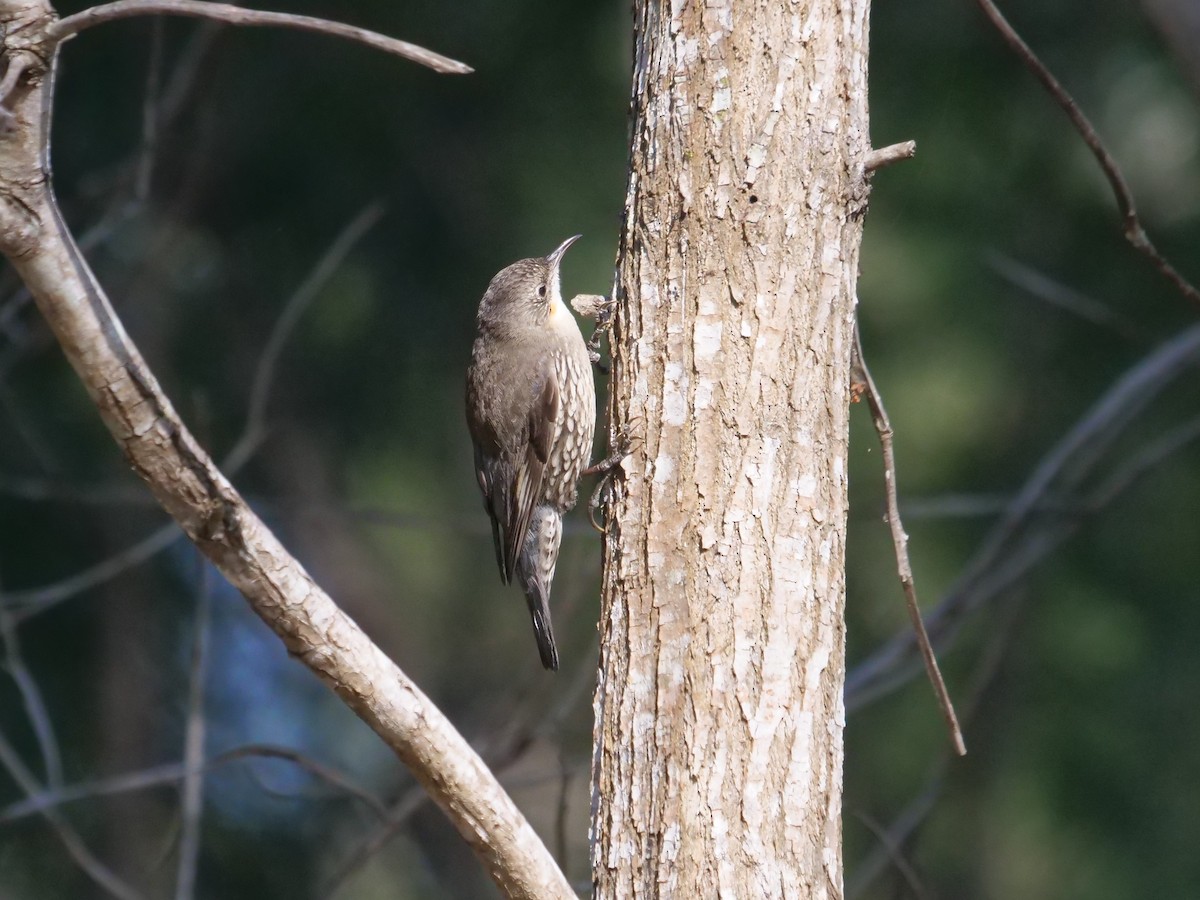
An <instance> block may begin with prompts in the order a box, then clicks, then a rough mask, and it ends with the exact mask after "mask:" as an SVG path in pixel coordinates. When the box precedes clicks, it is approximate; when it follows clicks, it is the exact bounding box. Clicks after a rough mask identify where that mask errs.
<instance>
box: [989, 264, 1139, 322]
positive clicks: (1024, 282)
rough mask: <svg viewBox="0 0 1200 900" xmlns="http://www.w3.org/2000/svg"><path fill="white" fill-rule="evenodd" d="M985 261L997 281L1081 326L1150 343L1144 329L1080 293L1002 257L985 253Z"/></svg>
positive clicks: (1032, 269) (1030, 268) (1028, 267)
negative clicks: (1069, 316) (1067, 315)
mask: <svg viewBox="0 0 1200 900" xmlns="http://www.w3.org/2000/svg"><path fill="white" fill-rule="evenodd" d="M986 261H987V264H988V265H989V266H990V267H991V269H992V270H993V271H994V272H996V274H998V275H999V276H1000V277H1001V278H1003V279H1004V280H1005V281H1007V282H1009V283H1010V284H1013V285H1015V286H1016V287H1019V288H1021V289H1022V290H1024V291H1026V292H1027V293H1029V294H1030V295H1031V296H1033V297H1036V298H1037V299H1039V300H1042V301H1044V302H1046V303H1048V304H1049V305H1051V306H1054V307H1057V308H1058V309H1061V310H1064V311H1066V312H1069V313H1071V314H1072V315H1074V316H1077V317H1078V318H1080V319H1082V320H1083V321H1085V322H1090V323H1091V324H1093V325H1096V326H1098V327H1100V328H1105V329H1107V330H1109V331H1111V332H1113V333H1114V334H1117V335H1120V336H1121V337H1123V338H1124V339H1125V340H1127V341H1132V342H1135V343H1138V344H1148V343H1150V334H1149V333H1148V332H1147V331H1146V329H1144V328H1142V327H1141V326H1139V325H1138V324H1136V323H1135V322H1133V321H1132V320H1131V319H1129V318H1128V317H1126V316H1122V315H1121V314H1120V313H1117V312H1115V311H1114V310H1112V309H1111V308H1110V307H1108V306H1106V305H1105V304H1103V303H1101V302H1100V301H1098V300H1093V299H1092V298H1091V297H1089V296H1087V295H1086V294H1084V293H1082V292H1081V291H1079V290H1077V289H1075V288H1073V287H1070V286H1069V285H1065V284H1062V283H1060V282H1058V281H1055V280H1054V279H1053V278H1051V277H1050V276H1048V275H1046V274H1044V273H1042V272H1039V271H1038V270H1037V269H1034V268H1032V267H1030V266H1027V265H1025V264H1024V263H1020V262H1017V261H1016V260H1015V259H1012V258H1011V257H1008V256H1005V255H1004V254H1002V253H988V254H987V256H986Z"/></svg>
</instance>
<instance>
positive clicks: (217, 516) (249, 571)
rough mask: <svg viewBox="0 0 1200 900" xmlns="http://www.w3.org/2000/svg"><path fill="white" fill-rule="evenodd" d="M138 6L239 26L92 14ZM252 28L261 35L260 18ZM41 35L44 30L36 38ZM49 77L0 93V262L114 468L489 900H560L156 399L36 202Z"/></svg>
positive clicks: (64, 26)
mask: <svg viewBox="0 0 1200 900" xmlns="http://www.w3.org/2000/svg"><path fill="white" fill-rule="evenodd" d="M151 7H153V8H156V9H159V10H160V11H168V10H169V11H178V10H180V9H184V10H189V11H192V12H196V11H197V10H199V11H204V10H206V9H212V8H216V9H229V10H231V12H230V15H234V14H235V13H236V16H237V17H235V18H234V19H233V21H240V20H241V19H240V17H241V16H242V14H243V13H245V11H244V10H240V9H236V8H226V7H214V6H213V5H211V4H207V3H188V4H185V3H183V2H182V0H180V2H176V3H158V4H154V3H117V4H111V5H109V6H107V7H99V8H98V9H100V10H104V9H107V10H108V11H109V12H108V13H107V15H108V16H109V17H114V16H118V15H132V14H135V13H136V12H142V11H146V10H147V9H148V8H151ZM93 12H94V11H93ZM18 15H19V16H21V17H22V20H23V25H24V27H23V29H22V30H21V34H20V39H21V41H22V42H32V44H33V45H37V44H39V43H40V44H41V45H42V46H45V45H46V44H48V43H52V41H53V40H54V39H55V38H56V37H57V38H61V37H63V36H65V35H66V34H70V33H74V31H76V30H78V29H79V28H81V27H83V25H82V24H81V23H82V22H85V21H86V22H89V23H94V22H95V21H97V19H96V17H95V15H93V16H92V18H91V19H89V18H88V14H87V13H83V14H81V16H83V18H82V19H80V18H76V17H72V18H71V19H64V20H62V21H61V22H59V23H57V24H53V17H52V13H51V10H50V9H49V6H48V4H45V3H41V4H32V5H31V4H30V2H29V0H23V2H22V3H20V4H16V3H15V0H7V2H0V19H3V18H5V17H6V16H7V17H9V18H13V17H15V16H18ZM72 20H73V22H72ZM101 20H103V19H101ZM69 23H70V24H69ZM254 23H255V24H262V23H263V20H262V18H261V16H260V18H258V19H257V20H255V22H254ZM53 28H57V29H59V30H58V31H56V32H54V33H53V35H51V34H47V31H49V29H53ZM39 29H42V33H41V38H40V41H39ZM12 34H13V32H12V30H10V31H8V32H6V37H11V36H12ZM52 64H53V61H52V60H51V65H52ZM52 76H53V72H52V71H51V72H50V73H48V74H47V75H46V76H45V77H39V78H29V79H25V80H23V81H22V82H20V83H19V84H18V86H17V88H16V89H15V90H14V92H13V98H14V99H13V106H12V110H13V115H14V121H15V122H17V123H18V124H19V126H20V127H19V128H18V129H17V130H16V131H14V132H13V133H12V134H10V135H9V137H8V139H7V140H5V141H3V142H0V251H2V252H3V253H4V255H5V256H7V257H8V259H9V261H10V263H11V264H12V265H13V267H14V269H15V270H16V271H17V273H18V275H19V276H20V277H21V278H22V280H23V281H24V282H25V284H26V285H27V286H28V287H29V289H30V291H31V293H32V294H33V296H34V299H35V302H36V303H37V306H38V309H39V310H40V311H41V313H42V315H43V316H44V317H45V319H46V321H47V322H48V323H49V325H50V328H51V330H52V331H53V332H54V334H55V336H56V337H57V338H58V341H59V344H60V345H61V347H62V349H63V352H64V353H65V355H66V357H67V359H68V361H69V362H70V363H71V365H72V367H73V368H74V369H75V371H76V374H77V375H78V376H79V378H80V380H81V381H82V382H83V383H84V385H85V386H86V388H87V390H88V393H89V395H90V396H91V398H92V400H93V401H94V402H95V403H96V405H97V407H98V409H99V411H100V414H101V417H102V418H103V420H104V423H105V425H106V426H107V427H108V429H109V431H110V432H111V433H112V435H113V437H114V439H115V440H116V442H117V444H118V446H120V448H121V450H122V452H123V453H124V455H125V458H126V460H127V461H128V462H129V464H130V465H131V466H132V468H133V469H134V471H135V472H136V473H137V474H138V475H139V477H141V478H142V479H143V480H144V481H145V482H146V483H147V485H148V486H149V487H150V489H151V490H152V491H153V493H154V495H155V496H156V497H157V498H158V500H159V502H160V503H161V504H162V505H163V507H164V508H165V509H166V510H167V512H168V513H170V515H171V516H172V517H173V518H174V519H175V520H176V521H177V522H178V523H179V524H180V526H181V527H182V528H183V530H184V532H185V533H186V534H187V535H188V537H189V538H190V539H191V540H192V541H193V542H194V543H195V544H196V545H197V546H198V547H199V548H200V550H201V551H202V552H203V553H204V554H205V555H206V556H207V557H208V558H209V559H210V560H212V562H213V563H214V564H215V565H216V567H217V568H218V569H219V570H220V571H221V573H222V574H223V575H224V576H225V578H226V579H228V581H229V582H230V583H231V584H232V585H234V586H235V587H237V588H238V589H239V590H240V591H241V592H242V594H243V596H245V598H246V599H247V601H248V602H249V603H250V605H251V607H252V608H253V609H254V611H255V612H256V613H257V614H258V615H259V616H260V617H261V618H262V619H263V621H264V622H266V623H267V624H268V625H269V626H270V627H271V628H272V629H273V630H274V631H275V632H276V634H277V635H278V636H279V637H280V638H281V639H282V640H283V642H284V644H285V645H286V646H287V648H288V650H289V652H290V653H291V654H292V655H293V656H295V657H296V658H297V659H299V660H300V661H302V662H303V663H304V664H305V665H307V666H308V667H309V668H310V669H312V670H313V672H315V673H316V674H317V675H318V676H319V677H320V678H321V679H322V680H323V681H324V682H325V683H326V684H327V685H328V686H329V687H330V688H331V689H332V690H333V691H334V692H336V693H337V694H338V696H339V697H341V698H342V700H343V701H344V702H345V703H346V704H347V705H348V706H349V707H350V708H351V709H352V710H354V712H355V713H356V714H357V715H358V716H359V717H360V718H362V719H363V721H365V722H366V723H367V724H368V725H370V726H371V728H372V729H374V730H375V732H376V733H377V734H378V735H379V736H380V737H381V738H382V739H383V740H384V741H385V742H386V743H387V744H388V746H390V747H391V748H392V749H393V751H394V752H395V753H396V754H397V756H398V757H399V758H400V759H401V760H402V761H403V762H404V763H405V764H406V765H407V766H408V767H409V768H410V769H411V770H412V772H413V774H414V775H415V776H416V778H417V780H418V781H419V782H420V783H421V784H422V785H423V786H424V788H425V789H426V791H428V792H429V795H430V796H431V797H432V798H433V799H434V801H435V802H436V803H437V804H438V805H439V806H440V807H441V808H442V810H443V812H445V813H446V815H447V817H448V818H449V819H450V820H451V821H452V822H453V823H454V825H455V826H456V827H457V828H458V830H459V833H460V834H461V835H462V836H463V838H464V839H465V840H466V841H467V843H468V844H469V845H470V846H471V848H472V849H473V850H474V851H475V853H476V855H477V856H478V857H479V859H480V861H481V862H482V863H483V865H484V867H485V870H486V871H487V872H488V874H489V875H490V876H491V877H492V879H493V880H494V881H495V882H496V884H497V885H498V886H499V887H500V889H501V890H502V891H503V892H504V893H506V894H507V895H508V896H509V897H513V898H529V900H535V898H536V900H546V898H574V892H573V891H572V890H571V887H570V885H569V883H568V882H567V880H566V878H565V877H564V876H563V874H562V872H561V871H560V870H559V869H558V867H557V866H556V865H555V863H554V859H553V857H552V856H551V855H550V853H549V851H548V850H547V849H546V847H545V845H544V844H543V843H542V842H541V840H540V839H539V838H538V836H537V835H536V833H535V832H534V831H533V829H532V827H531V826H530V825H529V823H528V822H527V821H526V820H525V818H524V817H523V816H522V815H521V813H520V811H519V810H518V809H517V808H516V805H515V804H514V803H513V801H512V799H511V798H510V797H509V796H508V795H507V794H506V793H505V792H504V790H503V788H502V787H501V786H500V784H499V783H498V782H497V780H496V778H495V776H494V775H493V774H492V773H491V772H490V771H488V769H487V767H486V765H484V763H483V761H482V760H481V759H480V758H479V756H478V755H477V754H476V753H475V751H474V750H473V749H472V748H471V747H470V746H469V745H468V744H467V742H466V741H465V740H463V738H462V736H461V735H460V734H459V733H458V732H457V731H455V729H454V728H453V726H452V725H451V724H450V722H449V721H448V720H447V719H446V717H445V716H444V715H443V714H442V713H441V711H440V710H438V708H437V707H436V706H434V704H433V703H431V702H430V701H429V699H428V698H427V697H425V695H424V694H423V693H421V691H420V690H419V689H418V688H417V686H416V685H415V684H414V683H413V682H412V681H411V680H410V679H409V678H408V677H407V676H406V675H405V674H404V672H402V671H401V670H400V669H399V667H397V666H396V664H395V663H393V662H392V661H391V660H390V659H388V658H387V656H386V655H385V654H384V653H383V651H382V650H380V649H379V648H378V647H377V646H376V645H375V644H374V643H372V642H371V640H370V639H369V638H368V637H367V636H366V634H364V633H363V631H362V629H361V628H359V627H358V625H357V624H355V623H354V622H353V621H352V620H351V619H350V617H349V616H347V615H346V614H345V613H344V612H342V610H341V609H339V608H338V606H337V605H336V604H335V603H334V601H333V600H332V598H330V597H329V595H328V594H326V593H325V591H323V590H322V589H321V588H320V587H319V586H318V585H317V584H316V582H315V581H313V579H312V578H311V577H310V576H309V574H308V573H307V572H306V571H305V570H304V568H303V567H302V566H301V565H300V563H299V562H298V561H297V560H296V559H295V558H294V557H293V556H292V555H291V554H290V553H288V551H287V550H286V549H285V548H284V547H283V545H282V544H281V543H280V542H279V540H278V539H277V538H276V537H275V535H274V534H273V533H272V532H271V530H270V529H269V528H268V527H267V526H266V524H265V523H264V522H263V521H262V520H261V519H260V518H259V517H258V515H257V514H256V513H255V512H254V511H253V510H252V509H251V508H250V507H249V506H248V505H247V504H246V502H245V500H244V499H243V498H242V497H241V495H240V494H239V493H238V492H237V490H236V489H235V488H234V487H233V485H232V484H231V483H230V482H229V480H228V479H227V478H226V477H225V475H224V474H223V473H222V472H221V471H220V470H218V469H217V467H216V466H215V465H214V464H213V462H212V460H211V459H210V457H209V456H208V454H207V453H205V451H204V450H203V449H202V448H201V447H200V445H199V443H198V442H197V441H196V439H195V438H194V437H193V436H192V434H191V432H190V431H189V430H188V429H187V427H186V426H185V425H184V423H183V421H182V420H181V419H180V417H179V415H178V414H177V413H176V412H175V409H174V407H173V406H172V404H171V402H170V401H169V400H168V399H167V397H166V396H165V395H164V393H163V391H162V389H161V388H160V386H159V384H158V381H157V379H155V377H154V375H153V374H152V373H151V371H150V369H149V367H148V366H147V365H146V363H145V361H144V360H143V359H142V356H141V354H140V352H139V351H138V349H137V347H136V346H135V345H134V344H133V342H132V340H131V339H130V338H129V336H128V334H127V333H126V331H125V329H124V327H123V325H122V324H121V322H120V321H119V320H118V318H117V316H116V314H115V313H114V311H113V309H112V305H111V303H110V302H109V300H108V297H107V296H105V294H104V291H103V289H102V288H101V287H100V285H99V283H98V282H97V280H96V278H95V275H94V274H93V273H92V271H91V269H90V267H89V266H88V263H87V261H86V260H85V259H84V257H83V255H82V254H81V253H80V252H79V250H78V248H77V247H76V246H75V243H74V240H73V238H72V236H71V233H70V231H69V229H68V228H67V226H66V225H65V223H64V222H63V219H62V216H61V213H60V212H59V210H58V207H57V204H56V202H55V199H54V196H53V194H52V193H51V192H50V189H49V183H50V178H49V172H48V169H47V163H46V159H45V157H46V149H47V148H48V146H49V145H48V142H47V135H48V133H49V127H50V122H49V114H48V111H49V109H50V108H51V104H50V102H49V101H50V97H49V91H50V89H51V85H52V83H53V77H52Z"/></svg>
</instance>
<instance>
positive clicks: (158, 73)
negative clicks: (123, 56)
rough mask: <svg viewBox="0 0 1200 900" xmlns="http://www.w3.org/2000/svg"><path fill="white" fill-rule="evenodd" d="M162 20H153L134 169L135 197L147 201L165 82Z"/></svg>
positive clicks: (152, 178) (140, 200)
mask: <svg viewBox="0 0 1200 900" xmlns="http://www.w3.org/2000/svg"><path fill="white" fill-rule="evenodd" d="M162 57H163V21H162V19H155V20H154V33H153V36H152V37H151V39H150V64H149V65H148V66H147V67H146V96H145V98H144V99H143V100H142V145H141V148H140V150H139V152H138V160H137V165H136V166H135V168H134V177H133V197H134V200H135V201H137V202H139V203H145V202H146V199H147V198H148V197H149V196H150V186H151V183H152V182H153V180H154V163H155V152H156V151H157V149H158V135H159V129H160V123H159V109H158V99H159V94H160V91H161V84H160V82H161V81H162Z"/></svg>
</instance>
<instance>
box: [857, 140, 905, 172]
mask: <svg viewBox="0 0 1200 900" xmlns="http://www.w3.org/2000/svg"><path fill="white" fill-rule="evenodd" d="M916 155H917V142H916V141H902V142H901V143H899V144H889V145H888V146H886V147H878V148H876V149H874V150H872V151H871V152H870V153H868V154H867V158H866V159H865V160H863V171H864V172H874V171H875V170H876V169H882V168H883V167H884V166H890V165H892V164H893V163H898V162H902V161H903V160H906V159H912V158H913V157H914V156H916Z"/></svg>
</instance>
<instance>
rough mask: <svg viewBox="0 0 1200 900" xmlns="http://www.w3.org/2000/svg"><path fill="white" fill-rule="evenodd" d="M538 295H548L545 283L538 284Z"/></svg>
mask: <svg viewBox="0 0 1200 900" xmlns="http://www.w3.org/2000/svg"><path fill="white" fill-rule="evenodd" d="M538 296H539V297H545V296H546V286H545V285H544V284H539V285H538Z"/></svg>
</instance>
